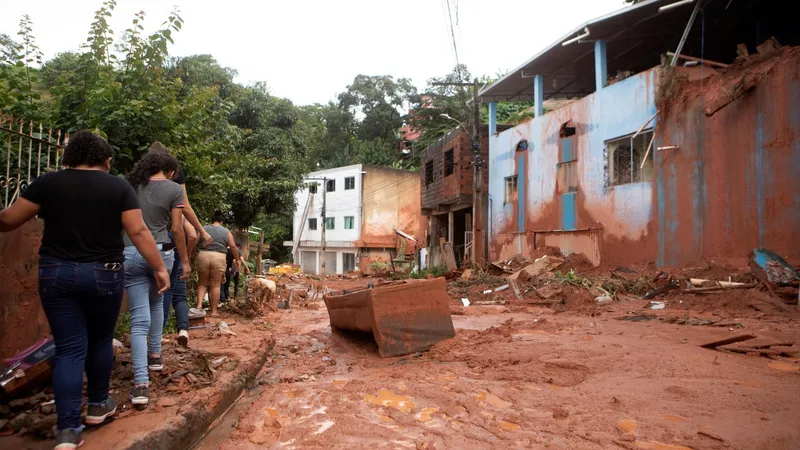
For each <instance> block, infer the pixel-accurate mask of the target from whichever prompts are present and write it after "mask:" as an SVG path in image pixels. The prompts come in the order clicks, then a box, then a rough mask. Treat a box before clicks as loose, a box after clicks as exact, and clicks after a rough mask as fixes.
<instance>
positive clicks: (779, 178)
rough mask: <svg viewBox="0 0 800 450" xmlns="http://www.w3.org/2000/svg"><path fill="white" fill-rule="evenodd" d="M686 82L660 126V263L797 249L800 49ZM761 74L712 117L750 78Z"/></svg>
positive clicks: (799, 221) (789, 252) (799, 238)
mask: <svg viewBox="0 0 800 450" xmlns="http://www.w3.org/2000/svg"><path fill="white" fill-rule="evenodd" d="M756 58H757V57H755V58H752V59H751V62H752V64H749V65H746V66H745V67H739V68H736V69H734V68H730V69H729V70H728V71H726V72H725V73H721V74H719V75H715V76H712V77H709V78H708V79H707V80H705V81H703V82H702V84H701V82H700V81H692V82H688V83H684V84H682V85H681V86H680V88H679V89H677V91H678V94H677V95H676V96H674V97H672V96H671V97H670V99H671V100H672V101H671V102H670V104H667V105H664V106H665V108H664V109H667V111H666V116H665V118H664V119H663V120H662V123H663V128H662V127H660V128H659V129H660V130H663V132H662V131H659V136H658V137H657V138H656V143H657V144H658V146H680V149H678V150H664V151H660V152H656V170H657V183H656V186H655V189H656V204H657V205H658V207H657V211H656V214H655V215H656V217H657V223H656V227H657V230H658V253H657V258H656V261H657V262H658V264H660V265H678V264H683V263H686V262H692V261H696V260H699V259H700V258H706V259H715V258H737V259H744V258H745V257H746V256H747V254H748V253H749V252H750V251H751V250H752V249H754V248H756V247H767V248H770V249H772V250H774V251H776V252H777V253H778V254H781V255H794V256H795V258H796V257H797V255H796V252H797V250H798V248H800V188H799V187H798V186H800V48H784V50H783V51H782V52H781V53H780V54H779V55H777V56H776V57H774V58H773V59H771V60H766V61H763V62H759V61H758V60H757V59H756ZM761 74H763V75H764V78H763V79H762V80H761V82H760V83H759V84H758V85H757V86H756V87H755V89H754V90H752V91H750V92H749V93H745V94H744V95H743V96H742V97H741V98H738V99H736V100H735V101H733V102H732V103H730V104H729V105H727V106H725V107H724V108H723V109H721V110H719V111H718V112H717V113H716V114H714V115H712V116H711V117H707V116H706V115H705V114H704V113H703V109H704V108H707V107H709V106H712V105H714V104H718V102H719V100H720V99H721V98H723V97H724V96H725V95H728V93H730V92H733V91H734V89H733V86H736V85H738V84H739V83H740V82H741V80H742V79H743V78H744V77H750V76H754V75H755V76H758V75H761Z"/></svg>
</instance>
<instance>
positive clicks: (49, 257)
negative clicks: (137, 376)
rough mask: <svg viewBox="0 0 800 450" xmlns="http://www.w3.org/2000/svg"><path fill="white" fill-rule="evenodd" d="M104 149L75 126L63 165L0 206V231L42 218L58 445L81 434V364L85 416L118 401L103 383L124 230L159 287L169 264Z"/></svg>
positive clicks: (102, 413) (118, 299) (77, 441)
mask: <svg viewBox="0 0 800 450" xmlns="http://www.w3.org/2000/svg"><path fill="white" fill-rule="evenodd" d="M111 155H112V149H111V146H110V145H109V144H108V142H106V141H105V140H104V139H103V138H101V137H99V136H97V135H95V134H93V133H92V132H90V131H86V130H84V131H79V132H77V133H75V134H74V135H72V138H71V139H70V141H69V145H68V146H67V148H66V150H65V151H64V159H63V165H64V167H66V169H64V170H61V171H58V172H51V173H46V174H44V175H42V176H40V177H38V178H37V179H36V180H35V181H34V182H33V183H32V184H31V185H30V186H28V188H27V189H26V190H25V191H24V192H23V193H22V195H21V196H20V198H19V199H18V200H17V201H16V202H15V203H14V204H13V205H11V207H9V208H8V209H5V210H2V211H0V232H7V231H11V230H14V229H16V228H18V227H20V226H21V225H22V224H24V223H25V222H27V221H28V220H30V219H32V218H33V217H34V216H36V215H37V214H38V215H39V216H40V217H41V218H42V219H43V220H44V234H43V236H42V245H41V247H40V248H39V297H40V298H41V301H42V307H43V308H44V311H45V315H46V316H47V321H48V323H49V324H50V329H51V330H52V332H53V339H54V341H55V346H56V354H55V358H54V361H53V391H54V393H55V400H56V411H57V413H58V423H57V430H58V431H57V434H56V446H55V448H56V449H58V450H68V449H74V448H77V447H78V446H79V445H81V444H82V443H83V439H82V437H81V432H82V430H83V426H82V425H81V400H82V399H81V397H82V390H83V373H84V371H85V372H86V378H87V394H88V397H89V407H88V411H87V414H86V419H85V420H86V423H87V424H89V425H99V424H101V423H104V422H105V421H106V419H108V418H109V417H111V416H113V415H114V414H115V413H116V410H117V408H116V405H115V404H114V401H113V400H112V399H111V397H109V396H108V388H109V383H110V379H111V366H112V364H113V358H114V352H113V348H112V344H111V342H112V339H113V337H114V327H115V325H116V322H117V316H118V315H119V310H120V306H121V304H122V292H123V289H124V280H125V272H124V270H123V263H124V261H125V259H124V257H123V240H122V231H123V230H124V231H125V232H126V233H127V235H128V236H129V237H130V240H131V242H132V243H133V245H135V246H136V248H137V249H138V251H139V252H140V253H141V255H142V257H143V258H144V259H145V260H147V262H148V263H149V264H151V265H152V267H153V273H154V281H155V283H156V284H157V286H158V290H159V291H160V292H164V291H166V290H167V289H168V288H169V273H168V271H167V269H166V267H165V266H164V262H163V261H162V259H161V255H160V254H159V251H158V248H157V247H156V243H155V240H154V239H153V236H152V234H151V233H150V230H149V229H148V228H147V225H145V223H144V220H143V219H142V211H141V209H140V208H139V202H138V200H137V197H136V192H134V190H133V188H131V186H130V185H129V184H128V183H127V182H126V181H125V180H123V179H122V178H119V177H115V176H112V175H110V174H109V173H108V171H109V169H110V167H111Z"/></svg>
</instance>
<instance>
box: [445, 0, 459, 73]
mask: <svg viewBox="0 0 800 450" xmlns="http://www.w3.org/2000/svg"><path fill="white" fill-rule="evenodd" d="M445 1H446V2H447V17H448V22H449V24H450V37H451V38H453V52H454V53H455V55H456V74H457V75H458V79H459V80H460V79H461V63H460V62H459V60H458V46H457V45H456V32H455V30H454V29H453V14H452V8H451V7H450V0H445ZM454 1H455V0H454ZM456 17H458V13H456Z"/></svg>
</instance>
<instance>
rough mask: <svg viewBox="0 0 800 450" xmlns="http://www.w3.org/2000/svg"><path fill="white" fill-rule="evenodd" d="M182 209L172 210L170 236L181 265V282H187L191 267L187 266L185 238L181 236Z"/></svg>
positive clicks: (187, 254)
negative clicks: (173, 241)
mask: <svg viewBox="0 0 800 450" xmlns="http://www.w3.org/2000/svg"><path fill="white" fill-rule="evenodd" d="M182 209H183V208H172V212H171V213H170V214H171V215H172V235H173V236H174V237H175V247H176V248H177V249H178V257H179V258H180V259H181V264H183V273H182V274H180V275H181V280H188V279H189V274H190V273H192V267H191V266H190V265H189V253H188V252H187V251H186V236H184V235H183V211H182Z"/></svg>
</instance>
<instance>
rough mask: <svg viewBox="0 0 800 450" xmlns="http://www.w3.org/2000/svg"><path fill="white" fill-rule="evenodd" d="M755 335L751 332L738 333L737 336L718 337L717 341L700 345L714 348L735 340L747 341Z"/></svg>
mask: <svg viewBox="0 0 800 450" xmlns="http://www.w3.org/2000/svg"><path fill="white" fill-rule="evenodd" d="M756 337H757V336H753V335H752V334H740V335H738V336H733V337H729V338H725V339H720V340H719V341H714V342H709V343H708V344H703V345H701V346H700V347H703V348H711V349H714V348H717V347H719V346H722V345H728V344H735V343H737V342H742V341H749V340H750V339H755V338H756Z"/></svg>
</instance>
